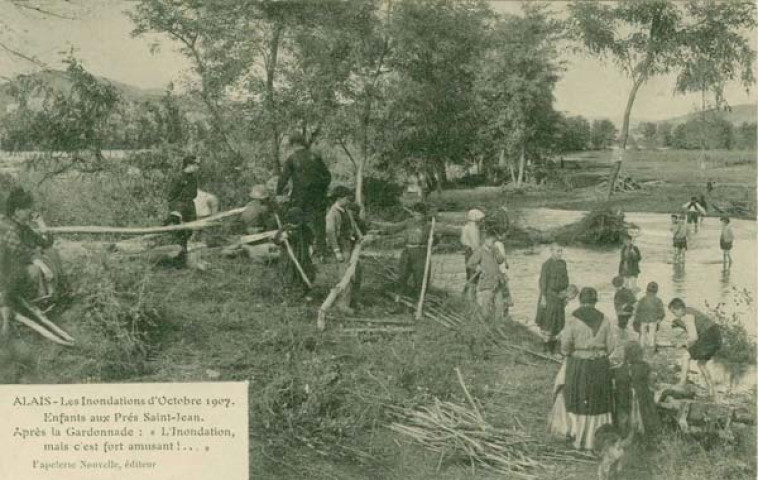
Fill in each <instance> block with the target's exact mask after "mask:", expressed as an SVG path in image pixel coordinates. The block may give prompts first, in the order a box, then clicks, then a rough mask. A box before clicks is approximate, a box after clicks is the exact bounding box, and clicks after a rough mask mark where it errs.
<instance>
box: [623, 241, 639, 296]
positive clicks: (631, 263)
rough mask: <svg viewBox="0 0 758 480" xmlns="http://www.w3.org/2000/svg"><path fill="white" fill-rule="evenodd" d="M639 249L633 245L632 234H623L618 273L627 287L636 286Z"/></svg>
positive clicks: (632, 287)
mask: <svg viewBox="0 0 758 480" xmlns="http://www.w3.org/2000/svg"><path fill="white" fill-rule="evenodd" d="M640 260H642V255H640V249H639V248H637V246H636V245H634V240H633V239H632V236H631V235H629V234H627V235H625V236H624V245H623V246H622V247H621V261H620V262H619V275H620V276H621V277H622V279H623V282H624V285H625V286H626V287H627V288H631V289H634V288H637V277H638V276H639V275H640Z"/></svg>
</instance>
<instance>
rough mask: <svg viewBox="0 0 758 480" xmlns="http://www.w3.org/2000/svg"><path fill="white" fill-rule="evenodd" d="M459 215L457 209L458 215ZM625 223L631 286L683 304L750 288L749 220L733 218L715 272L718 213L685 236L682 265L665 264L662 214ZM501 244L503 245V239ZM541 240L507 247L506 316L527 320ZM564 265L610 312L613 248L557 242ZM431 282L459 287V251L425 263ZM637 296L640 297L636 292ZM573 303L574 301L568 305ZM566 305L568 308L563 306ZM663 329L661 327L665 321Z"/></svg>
mask: <svg viewBox="0 0 758 480" xmlns="http://www.w3.org/2000/svg"><path fill="white" fill-rule="evenodd" d="M582 215H583V213H582V212H571V211H559V210H546V209H535V210H531V211H529V212H526V213H525V215H524V218H523V220H522V223H524V224H526V225H527V226H531V227H534V228H538V229H541V230H546V229H548V228H552V227H556V226H560V225H564V224H568V223H572V222H574V221H576V220H578V219H579V218H581V216H582ZM461 216H463V214H462V215H461ZM626 218H627V221H630V222H633V223H635V224H636V225H637V226H639V227H640V235H639V236H638V237H637V238H636V240H635V243H636V244H637V246H638V247H639V249H640V252H641V254H642V262H641V263H640V269H641V271H642V273H641V274H640V277H639V279H638V281H637V285H638V287H639V288H641V289H642V291H643V292H644V288H645V286H646V285H647V283H648V282H650V281H655V282H658V285H659V292H658V295H659V297H660V298H661V299H662V300H663V301H664V303H665V304H668V301H669V300H671V299H672V298H673V297H681V298H682V299H683V300H684V301H685V302H686V303H687V304H688V305H691V306H694V307H696V308H704V302H706V301H707V302H709V303H710V304H711V305H713V304H716V303H718V302H722V301H724V302H725V301H728V300H729V296H730V295H731V294H732V289H733V287H736V288H739V289H748V290H749V291H750V292H755V289H756V253H755V245H756V223H755V222H752V221H746V220H732V228H733V230H734V233H735V237H736V238H735V242H734V249H733V250H732V258H733V259H734V265H733V266H732V268H731V270H730V271H727V272H722V263H721V250H720V248H719V236H720V232H721V224H720V222H719V220H718V218H715V217H710V218H706V219H705V222H704V224H703V226H702V227H701V229H700V231H699V232H698V233H697V234H694V235H691V236H690V239H689V250H688V251H687V255H686V264H685V265H684V267H683V268H682V267H680V266H676V267H675V266H674V265H673V264H672V261H671V259H672V253H673V249H672V241H671V233H670V232H669V226H670V221H671V220H670V216H668V215H662V214H646V213H632V214H627V216H626ZM506 247H507V245H506ZM549 255H550V253H549V247H548V246H547V245H540V246H536V247H534V248H532V249H512V250H509V251H508V254H507V256H508V263H509V265H510V269H509V270H508V276H509V280H510V281H509V286H510V289H511V293H512V296H513V298H514V302H515V306H514V307H512V309H511V314H512V316H513V318H514V319H515V320H518V321H521V322H525V323H529V322H531V321H533V319H534V314H535V310H536V305H537V296H538V280H539V272H540V268H541V265H542V263H543V262H544V261H545V260H546V259H547V258H548V257H549ZM564 259H565V260H566V263H567V264H568V273H569V280H570V282H571V283H573V284H575V285H577V286H578V287H579V288H580V289H581V287H585V286H591V287H594V288H596V289H597V290H598V294H599V302H598V308H599V309H600V310H601V311H603V312H604V313H606V314H607V315H608V316H609V317H610V318H612V317H613V292H614V289H613V287H612V286H611V280H612V279H613V277H614V276H615V275H616V274H617V273H618V265H619V249H609V250H597V249H587V248H577V247H566V248H564ZM432 269H433V282H434V284H435V285H436V286H438V287H441V288H445V289H448V290H451V291H461V290H462V289H463V285H464V283H465V274H464V273H463V272H464V265H463V255H461V254H449V255H435V256H434V262H433V264H432ZM638 296H639V295H638ZM574 306H577V305H576V303H574ZM570 309H571V306H569V310H570ZM746 320H747V323H748V325H746V327H747V328H748V331H749V332H751V333H752V334H755V333H756V330H757V329H756V321H755V318H751V319H749V320H748V319H746ZM664 330H665V327H664Z"/></svg>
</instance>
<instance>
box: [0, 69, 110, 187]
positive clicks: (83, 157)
mask: <svg viewBox="0 0 758 480" xmlns="http://www.w3.org/2000/svg"><path fill="white" fill-rule="evenodd" d="M65 63H66V65H67V68H66V74H67V76H68V77H69V79H70V81H71V87H70V89H69V90H68V91H65V90H55V89H52V88H50V87H48V86H46V85H44V84H42V83H39V82H35V83H33V84H30V83H29V82H27V81H24V80H23V79H21V80H19V81H20V87H17V88H14V89H13V90H12V91H13V92H14V93H15V95H16V103H17V105H18V108H17V109H16V111H15V112H14V113H13V114H12V115H10V116H9V117H7V118H5V119H4V121H3V137H4V138H10V139H18V138H24V139H25V142H27V145H34V146H35V147H37V148H39V149H41V150H43V151H44V152H46V154H47V155H45V156H44V157H41V158H40V159H38V161H37V162H36V165H37V166H41V167H43V168H44V169H46V170H47V174H46V176H45V178H49V177H50V176H53V175H57V174H60V173H64V172H67V171H69V170H78V171H82V172H92V171H99V170H100V169H102V167H103V161H104V159H103V156H102V149H103V148H104V146H105V143H106V141H107V138H108V130H109V128H108V122H109V120H110V119H111V117H112V115H113V114H114V113H115V111H116V107H117V105H118V103H119V98H120V97H119V94H118V91H117V90H116V88H115V87H114V86H113V85H111V84H109V83H106V82H103V81H101V80H99V79H97V78H96V77H95V76H94V75H92V74H91V73H89V72H87V71H86V70H85V69H84V67H83V66H82V65H81V64H80V63H79V62H78V61H77V60H76V59H74V58H72V57H69V58H67V59H66V60H65ZM35 97H36V98H37V99H41V101H39V102H32V100H33V99H34V98H35ZM33 103H39V105H38V106H35V105H33ZM61 154H62V155H61Z"/></svg>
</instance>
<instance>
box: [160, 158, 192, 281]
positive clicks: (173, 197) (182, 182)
mask: <svg viewBox="0 0 758 480" xmlns="http://www.w3.org/2000/svg"><path fill="white" fill-rule="evenodd" d="M199 168H200V162H199V160H198V159H197V157H196V156H195V155H187V156H186V157H184V159H183V160H182V173H181V175H180V176H179V177H177V178H176V179H174V181H173V183H172V184H171V187H170V188H169V192H168V209H169V214H168V219H167V220H166V222H165V224H166V225H177V224H180V223H186V222H192V221H194V220H196V219H197V211H196V210H195V197H197V171H198V169H199ZM191 237H192V231H189V230H181V231H178V232H176V235H175V238H176V240H177V242H178V243H179V247H180V248H181V250H180V252H179V256H178V257H177V258H176V266H177V267H179V268H185V267H186V266H187V257H188V248H187V244H188V242H189V240H190V238H191Z"/></svg>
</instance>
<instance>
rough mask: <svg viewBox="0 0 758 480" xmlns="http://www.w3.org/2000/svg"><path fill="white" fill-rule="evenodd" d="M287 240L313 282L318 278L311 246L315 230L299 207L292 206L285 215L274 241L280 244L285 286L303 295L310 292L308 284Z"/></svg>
mask: <svg viewBox="0 0 758 480" xmlns="http://www.w3.org/2000/svg"><path fill="white" fill-rule="evenodd" d="M285 240H287V241H288V242H289V244H290V248H292V252H293V253H294V254H295V258H296V259H297V261H298V263H299V264H300V267H301V268H302V269H303V272H304V273H305V275H306V277H308V280H310V282H311V283H313V281H314V279H315V278H316V268H315V267H314V266H313V261H312V260H311V253H310V247H311V245H312V244H313V231H312V230H311V228H310V226H309V225H308V224H307V223H306V222H305V219H304V218H303V210H302V209H301V208H299V207H292V208H290V209H289V210H288V211H287V214H286V215H285V216H284V221H283V225H282V228H280V229H279V232H277V234H276V237H274V243H276V244H277V245H279V246H280V248H281V255H280V257H279V258H280V260H279V261H280V262H281V263H280V264H281V272H282V280H283V282H284V285H285V288H288V289H295V290H299V291H300V292H301V293H302V295H306V294H307V293H308V290H309V288H308V285H307V284H306V283H305V280H303V277H302V275H301V274H300V272H299V271H298V269H297V266H296V265H295V262H293V261H292V259H291V258H290V256H289V252H288V251H287V246H286V245H285V243H284V241H285Z"/></svg>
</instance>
